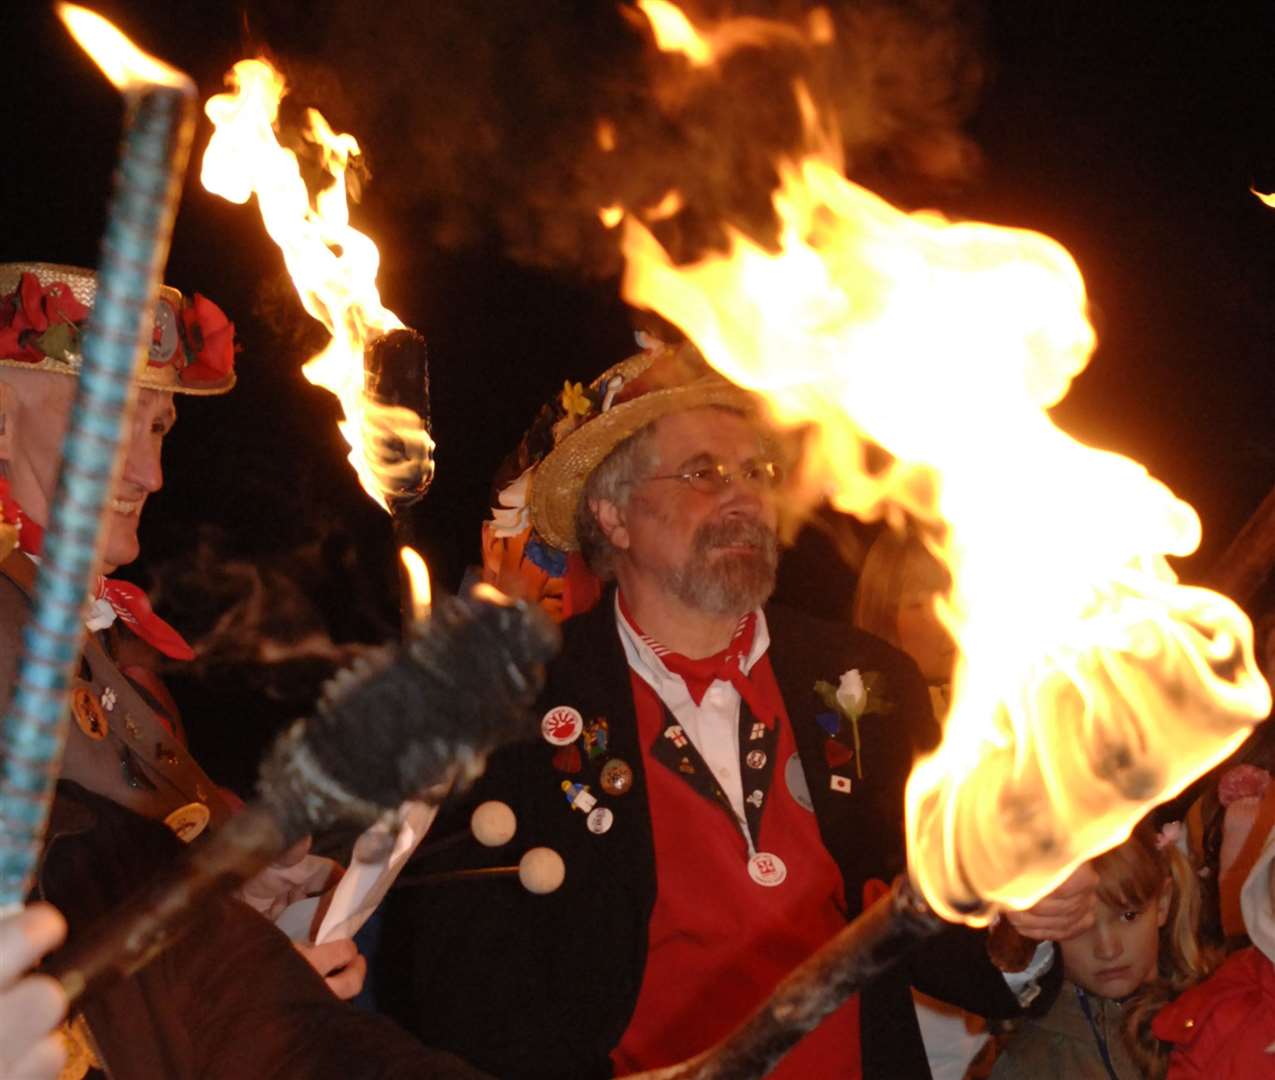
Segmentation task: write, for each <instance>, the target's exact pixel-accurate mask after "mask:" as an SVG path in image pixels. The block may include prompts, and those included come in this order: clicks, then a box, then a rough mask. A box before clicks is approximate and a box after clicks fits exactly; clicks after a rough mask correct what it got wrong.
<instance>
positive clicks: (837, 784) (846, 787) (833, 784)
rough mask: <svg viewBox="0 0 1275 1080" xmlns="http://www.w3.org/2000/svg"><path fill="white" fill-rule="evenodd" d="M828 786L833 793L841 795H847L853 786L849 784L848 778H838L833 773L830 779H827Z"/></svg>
mask: <svg viewBox="0 0 1275 1080" xmlns="http://www.w3.org/2000/svg"><path fill="white" fill-rule="evenodd" d="M828 786H829V787H830V788H832V790H833V791H839V792H841V794H842V795H849V794H850V788H851V787H852V786H853V785H851V783H850V777H848V776H838V775H837V774H836V773H833V774H832V775H831V776H830V777H828Z"/></svg>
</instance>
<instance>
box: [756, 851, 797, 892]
mask: <svg viewBox="0 0 1275 1080" xmlns="http://www.w3.org/2000/svg"><path fill="white" fill-rule="evenodd" d="M748 876H749V877H750V878H752V879H753V880H754V881H755V882H757V884H758V885H764V886H766V887H767V888H768V889H769V888H774V886H776V885H782V884H783V883H784V879H785V878H786V877H787V876H788V867H787V866H785V865H784V860H783V859H781V858H780V857H779V856H778V855H772V854H771V853H770V852H769V851H759V852H757V854H756V855H754V856H753V857H752V858H751V859H749V860H748Z"/></svg>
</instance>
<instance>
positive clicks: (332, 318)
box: [200, 60, 434, 618]
mask: <svg viewBox="0 0 1275 1080" xmlns="http://www.w3.org/2000/svg"><path fill="white" fill-rule="evenodd" d="M227 82H228V83H230V85H231V91H230V92H229V93H225V94H218V95H217V96H215V97H213V98H211V99H210V100H209V101H208V103H207V105H206V106H205V111H206V112H207V114H208V117H209V119H210V120H211V121H212V122H213V128H214V131H213V136H212V138H211V139H210V140H209V142H208V149H207V150H206V151H205V153H204V159H203V166H202V169H201V173H200V176H201V179H202V181H203V184H204V187H206V188H207V189H208V190H209V191H211V192H213V193H214V194H217V195H220V196H222V197H223V198H226V199H229V200H230V201H231V202H235V203H245V202H247V201H248V199H249V198H251V197H253V196H254V195H255V196H256V199H257V206H258V209H259V210H260V211H261V217H262V221H263V222H264V223H265V226H266V231H267V232H268V233H269V234H270V236H271V238H272V239H273V240H274V241H275V243H276V244H278V246H279V249H280V251H281V252H282V254H283V259H284V265H285V266H286V267H287V270H288V273H289V275H290V276H291V278H292V281H293V284H294V285H295V286H296V290H297V295H298V296H299V297H300V299H301V303H302V305H303V306H304V307H305V309H306V311H307V312H309V314H310V315H311V316H313V317H314V318H315V319H317V320H318V321H319V322H320V323H322V324H323V326H324V327H325V328H326V329H327V330H328V332H329V333H330V334H331V335H332V336H331V339H330V340H329V342H328V344H327V346H326V347H325V348H324V349H323V351H322V352H321V353H319V355H317V356H315V357H314V358H313V359H311V360H310V361H309V362H307V363H306V364H305V365H304V367H303V368H302V371H303V373H304V374H305V376H306V378H307V379H309V380H310V381H311V382H312V383H314V384H316V385H318V386H322V387H324V388H325V389H327V390H329V391H330V392H331V393H333V394H334V395H335V396H336V397H337V399H338V400H339V401H340V403H341V409H342V412H343V413H344V419H343V420H342V421H341V422H340V423H339V424H338V427H339V429H340V431H341V434H342V435H343V436H344V437H345V440H346V442H347V443H348V444H349V446H350V454H349V461H350V464H351V466H353V468H354V471H355V473H356V474H357V475H358V478H359V483H360V484H361V485H362V487H363V490H364V491H365V492H366V493H367V495H368V496H369V498H371V499H372V500H373V501H375V502H376V503H378V504H379V505H380V506H382V507H384V509H385V510H386V511H387V512H388V513H389V514H390V517H391V520H392V522H393V529H394V536H395V539H396V541H397V543H398V546H399V548H400V550H403V549H407V550H413V549H414V548H415V546H416V545H415V543H414V541H415V537H414V535H413V533H414V530H413V528H412V512H413V510H414V508H415V507H416V506H418V505H419V503H420V501H421V499H422V498H424V496H425V493H426V492H427V491H428V490H429V485H430V482H431V481H432V480H433V477H434V442H433V440H432V439H431V437H430V409H429V354H428V350H427V348H426V344H425V339H424V338H423V337H422V336H421V335H420V334H419V333H417V332H416V331H415V330H411V329H409V328H407V327H405V326H404V325H403V323H402V321H401V320H400V319H399V317H398V316H397V315H395V314H394V312H392V311H390V310H389V309H388V308H386V307H385V306H384V305H383V304H382V303H381V297H380V293H379V292H378V291H377V286H376V274H377V269H378V267H379V265H380V253H379V252H378V251H377V248H376V245H375V244H374V243H373V242H372V240H371V239H370V238H369V237H368V236H367V235H365V234H364V233H362V232H360V231H359V230H358V229H356V228H354V227H353V226H352V225H351V224H350V220H349V199H348V197H347V182H346V176H347V173H348V171H349V169H350V168H351V166H352V164H353V163H354V162H356V161H357V160H358V159H359V155H360V151H359V145H358V142H357V141H356V140H355V138H354V137H353V136H352V135H348V134H341V133H338V132H334V131H333V130H332V129H331V127H330V126H329V125H328V123H327V121H326V120H324V118H323V116H322V115H321V114H320V113H319V112H317V111H316V110H314V109H308V110H306V112H305V119H304V124H303V127H302V130H301V139H300V142H301V144H303V146H304V150H303V153H304V154H305V155H306V157H307V159H308V160H310V161H311V163H313V164H316V165H317V168H315V169H309V170H307V171H308V172H310V173H312V174H314V173H318V174H321V175H323V176H324V177H325V182H326V186H324V187H322V188H321V189H319V190H318V191H316V192H313V193H312V192H311V189H310V187H309V186H308V185H307V184H306V181H305V179H304V177H303V175H302V168H301V164H300V162H299V160H298V156H297V152H296V151H295V150H292V149H289V148H287V147H285V146H283V145H282V144H281V143H280V141H279V138H278V135H277V133H276V131H275V126H276V124H277V122H278V118H279V106H280V103H281V102H282V100H283V97H284V95H285V93H286V91H287V87H286V84H285V82H284V79H283V76H282V75H280V74H279V72H277V71H276V70H275V69H274V68H273V67H271V66H270V65H269V64H268V63H266V62H265V61H264V60H241V61H240V62H239V63H237V64H236V65H235V66H234V68H233V69H232V70H231V72H230V74H229V75H228V76H227ZM289 141H290V142H295V141H296V140H289ZM400 580H403V581H404V582H405V584H404V588H403V597H404V603H403V610H404V613H405V618H406V613H407V612H409V611H410V610H411V606H412V605H411V603H410V600H409V597H410V592H409V589H408V587H407V584H406V580H407V579H405V578H401V579H400Z"/></svg>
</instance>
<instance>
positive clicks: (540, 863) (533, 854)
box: [518, 847, 567, 896]
mask: <svg viewBox="0 0 1275 1080" xmlns="http://www.w3.org/2000/svg"><path fill="white" fill-rule="evenodd" d="M566 876H567V868H566V866H565V865H564V864H563V862H562V856H561V855H559V854H558V853H557V852H556V851H554V850H553V848H547V847H533V848H532V849H531V850H530V851H528V852H527V854H526V855H524V856H523V857H522V858H521V859H520V860H519V861H518V880H519V881H521V882H522V887H523V888H524V889H526V890H527V892H530V893H535V894H536V895H537V896H543V895H544V894H545V893H551V892H553V890H554V889H556V888H557V887H558V886H559V885H561V884H562V879H563V878H565V877H566Z"/></svg>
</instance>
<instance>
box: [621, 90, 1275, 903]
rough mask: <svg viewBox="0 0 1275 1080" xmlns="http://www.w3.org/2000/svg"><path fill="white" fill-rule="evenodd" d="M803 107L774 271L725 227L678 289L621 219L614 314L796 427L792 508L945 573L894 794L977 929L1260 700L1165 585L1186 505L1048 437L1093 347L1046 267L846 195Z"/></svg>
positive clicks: (1088, 844)
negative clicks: (935, 678)
mask: <svg viewBox="0 0 1275 1080" xmlns="http://www.w3.org/2000/svg"><path fill="white" fill-rule="evenodd" d="M798 92H799V93H803V92H802V91H801V90H800V87H799V88H798ZM802 104H803V109H805V111H806V115H807V117H808V129H809V132H810V133H809V135H808V138H809V140H810V143H811V146H812V149H811V150H810V151H809V152H808V153H807V154H806V156H804V157H803V158H802V160H800V161H797V162H782V163H780V170H779V171H780V176H781V181H780V186H779V189H778V190H777V192H776V194H775V196H774V206H775V210H776V213H777V215H778V218H779V221H780V223H781V233H780V242H779V249H778V250H777V251H773V252H772V251H768V250H765V249H763V248H761V247H760V246H759V245H757V244H755V243H754V242H753V241H752V240H750V239H749V238H748V237H746V236H744V235H743V234H742V233H740V232H738V231H735V230H729V229H728V235H729V250H727V251H726V252H725V253H724V254H710V255H708V256H705V257H704V258H703V259H702V260H701V261H699V262H696V263H694V264H691V265H684V266H675V265H674V264H673V262H672V261H671V259H670V257H669V255H668V253H667V252H666V251H665V250H664V249H663V248H662V247H661V245H660V244H659V242H658V241H657V240H656V239H655V237H654V236H653V235H652V233H651V232H650V231H649V230H648V229H647V228H646V227H645V225H643V224H642V222H641V221H640V220H638V218H637V217H636V216H635V215H634V214H632V213H630V214H627V215H626V216H625V218H624V233H623V243H624V251H625V255H626V258H627V268H626V274H625V279H624V294H625V297H626V298H627V299H628V300H629V301H630V302H632V303H634V304H636V305H639V306H641V307H646V308H650V309H653V310H655V311H657V312H658V313H659V314H661V315H662V316H664V317H665V318H667V319H669V320H670V321H672V322H673V323H675V324H677V325H678V326H679V327H680V328H681V329H682V330H683V331H685V332H686V333H687V335H688V336H689V337H690V338H691V339H692V340H693V341H694V342H695V343H696V344H697V345H698V346H699V348H700V349H701V351H702V352H703V353H704V355H705V356H706V358H707V359H708V360H709V362H710V363H712V364H713V366H714V367H716V368H717V369H718V370H720V371H721V372H722V373H723V374H725V375H726V376H727V377H728V378H730V379H732V380H733V381H735V382H737V383H739V384H740V385H742V386H745V387H747V388H749V389H752V390H755V391H757V392H759V393H760V394H762V395H763V396H764V398H765V400H766V401H767V403H768V406H769V408H770V410H771V412H772V413H773V416H774V418H775V420H776V421H777V422H778V423H780V424H781V425H784V426H795V425H806V424H813V425H815V427H816V431H817V436H816V438H815V439H814V440H813V443H814V445H813V447H812V460H811V461H810V462H809V463H808V466H807V468H806V469H805V472H804V477H805V480H806V482H807V483H808V484H809V485H811V486H812V489H814V490H817V491H818V492H820V493H826V494H828V495H829V496H830V497H831V498H832V499H833V501H834V502H835V504H836V505H837V506H838V507H839V508H840V509H843V510H845V511H848V512H850V513H853V514H855V515H857V516H858V517H860V518H861V519H863V520H868V521H870V520H876V519H881V518H886V519H887V520H889V521H891V522H894V523H896V524H897V523H900V522H901V521H902V520H903V519H904V518H905V516H910V517H912V518H913V519H915V520H916V521H917V522H919V523H920V525H921V527H922V528H923V529H924V531H925V534H926V542H927V545H928V546H929V547H930V548H931V550H932V551H933V552H934V554H935V555H936V556H938V557H939V558H940V559H941V560H942V561H943V562H944V564H945V565H946V566H947V567H948V568H949V570H950V571H951V574H952V579H953V584H952V587H951V590H950V593H949V595H947V596H945V597H942V598H941V599H940V600H939V601H938V614H939V616H940V617H941V618H942V620H943V622H944V623H945V625H946V626H947V627H948V629H949V630H950V631H951V633H952V635H953V637H954V638H955V640H956V641H957V642H958V645H959V649H960V660H959V663H958V668H957V672H956V677H955V681H954V685H953V691H954V698H953V703H952V708H951V712H950V714H949V717H948V719H947V723H946V730H945V732H944V738H943V743H942V745H941V746H940V747H939V749H938V750H937V751H936V752H935V753H934V754H933V755H932V756H930V757H929V758H927V759H925V760H922V761H921V762H919V763H918V764H917V766H916V768H915V769H914V771H913V773H912V775H911V777H910V779H909V782H908V788H907V799H906V804H907V837H908V857H909V870H910V873H911V876H912V878H913V880H914V882H916V884H917V885H918V886H919V887H920V888H921V889H922V891H923V893H924V895H925V897H926V899H927V900H928V901H929V903H930V904H931V905H932V907H933V908H934V909H935V910H936V911H937V912H938V913H939V914H941V915H943V916H944V917H945V918H948V919H952V920H962V919H963V920H964V921H966V922H969V923H972V924H982V923H985V922H986V921H987V919H988V918H989V917H990V915H991V914H992V910H993V909H995V908H1001V907H1007V908H1021V907H1026V906H1029V905H1031V904H1032V903H1034V902H1035V901H1036V900H1038V899H1039V898H1041V897H1042V896H1044V895H1046V894H1047V893H1048V892H1049V891H1051V890H1052V889H1053V888H1054V887H1055V886H1056V885H1057V884H1058V883H1059V882H1061V881H1062V880H1063V879H1064V878H1066V876H1067V875H1068V874H1070V873H1071V872H1072V871H1073V870H1074V869H1075V867H1076V866H1078V865H1079V864H1080V863H1081V862H1083V861H1085V860H1086V859H1088V858H1090V857H1092V856H1094V855H1096V854H1098V853H1099V852H1101V851H1103V850H1106V849H1107V848H1109V847H1112V846H1113V845H1115V844H1117V843H1119V842H1120V841H1122V840H1123V839H1124V837H1125V836H1127V834H1128V833H1129V831H1130V829H1131V828H1132V826H1133V825H1134V824H1135V823H1136V822H1137V820H1138V819H1139V818H1140V817H1142V815H1143V814H1145V812H1146V811H1147V810H1148V809H1149V808H1150V806H1152V805H1154V804H1155V803H1156V802H1159V801H1161V800H1163V799H1165V798H1168V797H1171V796H1172V795H1174V794H1175V793H1177V792H1178V791H1180V790H1181V789H1182V788H1183V787H1184V786H1185V785H1186V784H1187V783H1189V782H1190V781H1191V780H1192V779H1193V778H1194V777H1196V776H1198V775H1200V774H1201V773H1202V772H1204V771H1205V770H1207V769H1209V768H1210V767H1212V766H1213V765H1215V764H1217V763H1218V762H1219V761H1221V760H1222V759H1224V758H1225V757H1226V756H1227V755H1228V754H1230V753H1231V752H1232V751H1233V750H1234V749H1235V748H1236V747H1237V746H1238V745H1239V743H1240V742H1241V741H1242V740H1243V739H1244V738H1245V736H1246V735H1247V734H1248V733H1249V729H1250V726H1251V725H1252V724H1253V723H1254V722H1255V721H1256V720H1258V719H1260V718H1262V717H1264V716H1265V715H1266V714H1267V712H1268V711H1269V709H1270V706H1271V698H1270V690H1269V687H1268V686H1267V684H1266V682H1265V681H1264V680H1263V678H1262V677H1261V675H1260V673H1259V672H1258V669H1257V667H1256V664H1255V662H1254V657H1253V643H1252V628H1251V626H1250V624H1249V622H1248V619H1247V618H1246V617H1245V615H1244V614H1243V612H1242V611H1241V610H1240V609H1239V608H1238V607H1237V606H1236V605H1235V604H1234V603H1233V602H1232V601H1230V600H1229V599H1227V598H1226V597H1224V596H1221V595H1218V594H1216V593H1213V592H1210V591H1208V590H1206V589H1201V588H1190V587H1186V586H1183V585H1180V584H1178V582H1177V579H1176V576H1175V575H1174V573H1173V571H1172V569H1171V568H1170V566H1169V564H1168V561H1167V559H1166V556H1169V555H1174V556H1182V555H1186V554H1189V553H1190V552H1191V551H1193V550H1194V549H1195V547H1196V546H1197V544H1198V542H1199V539H1200V524H1199V519H1198V517H1197V516H1196V514H1195V512H1194V511H1193V510H1192V509H1191V507H1190V506H1188V505H1187V504H1186V503H1184V502H1182V501H1181V500H1179V499H1178V498H1176V497H1175V496H1174V495H1173V493H1172V492H1171V491H1169V489H1168V488H1167V487H1165V486H1164V485H1163V484H1161V483H1160V482H1158V481H1156V480H1154V479H1152V478H1151V477H1150V476H1149V475H1148V474H1147V472H1146V470H1145V469H1144V468H1143V467H1142V466H1141V465H1139V464H1138V463H1136V462H1134V461H1131V460H1129V459H1128V458H1125V457H1121V456H1119V455H1117V454H1114V453H1109V452H1105V451H1101V450H1097V449H1094V448H1091V447H1088V446H1084V445H1082V444H1081V443H1079V442H1077V441H1076V440H1075V439H1072V438H1071V437H1070V436H1068V435H1066V434H1065V433H1064V432H1062V431H1061V430H1059V429H1058V428H1057V427H1055V426H1054V424H1053V422H1052V421H1051V419H1050V417H1049V414H1048V409H1049V408H1050V407H1051V406H1053V405H1055V404H1056V403H1057V402H1058V401H1059V400H1061V399H1062V397H1063V396H1064V395H1065V394H1066V392H1067V389H1068V386H1069V384H1070V382H1071V380H1072V379H1073V378H1074V377H1075V376H1076V375H1077V374H1078V373H1079V372H1080V371H1081V370H1082V369H1083V368H1084V367H1085V365H1086V364H1087V363H1088V361H1089V356H1090V353H1091V352H1092V349H1093V346H1094V333H1093V330H1092V328H1091V327H1090V325H1089V323H1088V321H1087V319H1086V316H1085V311H1086V299H1085V288H1084V282H1083V280H1082V278H1081V275H1080V272H1079V270H1078V269H1077V267H1076V265H1075V262H1074V261H1073V260H1072V259H1071V257H1070V256H1069V255H1068V253H1067V252H1066V251H1065V250H1064V249H1063V248H1062V247H1061V246H1060V245H1059V244H1057V243H1055V242H1054V241H1052V240H1050V239H1049V238H1047V237H1045V236H1041V235H1039V234H1037V233H1033V232H1028V231H1025V230H1019V229H1010V228H1001V227H997V226H991V225H983V224H975V223H953V222H949V221H946V220H945V219H944V218H943V217H941V216H940V215H939V214H937V213H933V212H924V213H914V214H905V213H903V212H901V211H899V210H896V209H895V208H893V207H892V206H890V205H889V204H887V203H886V202H885V201H883V200H882V199H880V198H878V197H877V196H875V195H873V194H872V193H870V192H868V191H866V190H864V189H863V188H861V187H858V186H856V185H854V184H852V183H850V182H849V181H847V180H846V179H845V178H844V177H843V176H842V174H841V170H840V161H839V159H838V156H837V154H836V151H835V149H834V148H833V147H832V146H831V141H830V140H829V139H828V138H818V137H817V136H816V135H815V134H814V132H815V131H816V130H817V128H818V115H817V111H812V110H813V107H812V106H809V100H808V98H805V99H804V100H803V101H802ZM870 449H871V452H872V453H873V455H874V457H876V458H880V457H881V456H882V455H881V454H880V450H882V449H883V450H885V451H886V452H887V454H888V455H889V461H888V464H886V465H885V466H881V465H879V464H876V465H875V466H874V467H873V468H869V464H868V455H869V453H870ZM831 674H834V675H835V674H836V673H835V672H834V673H831ZM864 722H873V723H889V720H888V719H866V720H865V721H864ZM900 737H902V735H900ZM867 767H868V768H870V767H871V764H870V763H868V765H867Z"/></svg>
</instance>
